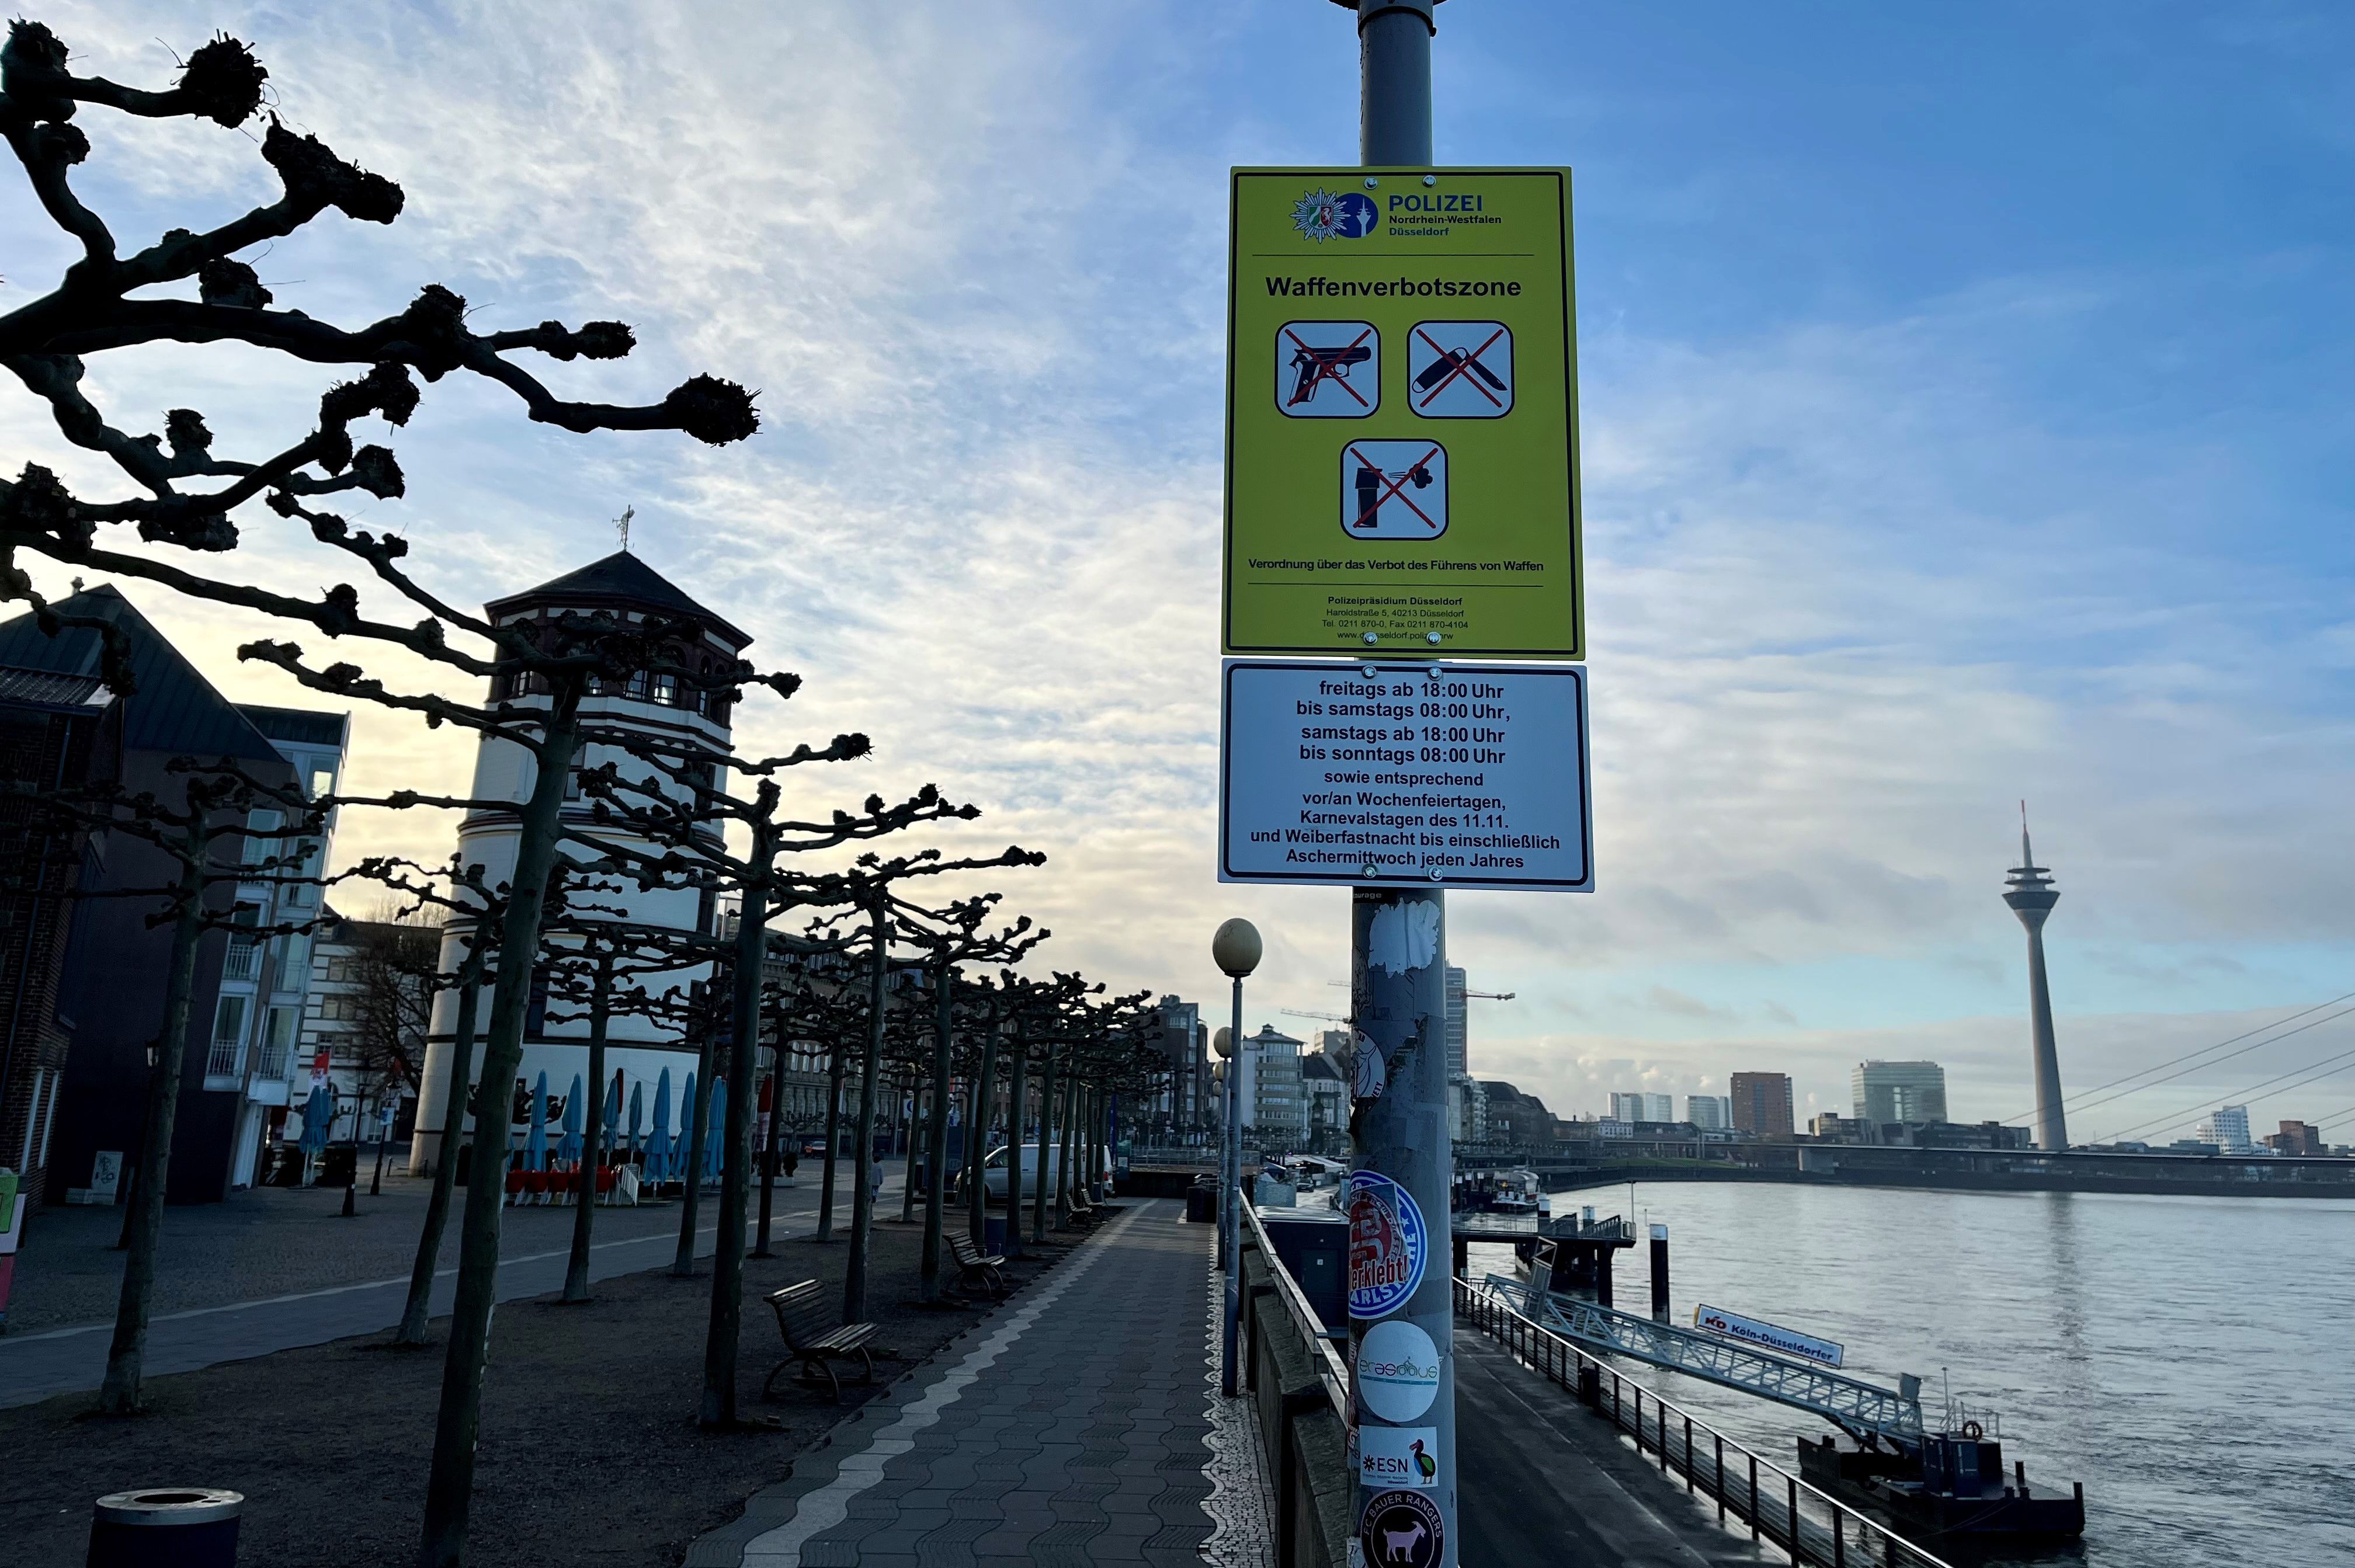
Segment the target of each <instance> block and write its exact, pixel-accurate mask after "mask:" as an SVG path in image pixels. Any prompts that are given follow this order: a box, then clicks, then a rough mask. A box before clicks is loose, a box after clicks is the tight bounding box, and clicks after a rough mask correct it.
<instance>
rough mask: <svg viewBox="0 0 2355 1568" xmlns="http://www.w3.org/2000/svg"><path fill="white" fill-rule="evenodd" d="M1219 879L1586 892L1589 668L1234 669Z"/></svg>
mask: <svg viewBox="0 0 2355 1568" xmlns="http://www.w3.org/2000/svg"><path fill="white" fill-rule="evenodd" d="M1221 711H1222V714H1223V720H1224V722H1223V724H1222V726H1221V737H1220V741H1221V743H1220V769H1219V774H1220V790H1219V880H1220V881H1222V882H1345V883H1353V884H1358V885H1374V886H1380V885H1382V884H1385V883H1400V882H1424V883H1432V884H1435V885H1437V886H1440V887H1452V888H1523V889H1540V890H1547V889H1550V890H1552V891H1558V892H1589V891H1593V887H1594V827H1593V813H1592V811H1591V809H1590V805H1589V801H1588V794H1589V791H1588V776H1589V770H1588V764H1587V746H1586V671H1585V669H1584V668H1583V667H1581V666H1577V665H1537V666H1530V665H1513V666H1497V665H1471V664H1445V663H1442V664H1433V665H1417V666H1404V665H1399V664H1389V663H1380V664H1377V663H1367V664H1339V663H1336V662H1333V661H1330V660H1322V659H1320V660H1315V661H1309V660H1255V659H1230V660H1228V661H1227V665H1226V670H1225V690H1224V695H1223V700H1222V703H1221Z"/></svg>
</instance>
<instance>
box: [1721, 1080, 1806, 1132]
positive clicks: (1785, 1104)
mask: <svg viewBox="0 0 2355 1568" xmlns="http://www.w3.org/2000/svg"><path fill="white" fill-rule="evenodd" d="M1732 1089H1733V1093H1732V1095H1731V1096H1730V1098H1731V1099H1732V1101H1733V1129H1734V1131H1736V1132H1742V1133H1749V1134H1751V1135H1752V1136H1755V1137H1762V1138H1768V1137H1778V1136H1779V1137H1789V1136H1791V1133H1792V1127H1791V1075H1790V1074H1789V1073H1787V1072H1737V1073H1735V1074H1734V1075H1733V1083H1732Z"/></svg>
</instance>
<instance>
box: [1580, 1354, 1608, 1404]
mask: <svg viewBox="0 0 2355 1568" xmlns="http://www.w3.org/2000/svg"><path fill="white" fill-rule="evenodd" d="M1578 1403H1581V1404H1582V1405H1584V1406H1586V1407H1587V1408H1588V1409H1589V1410H1600V1409H1601V1408H1603V1369H1602V1368H1601V1367H1598V1366H1596V1365H1595V1364H1594V1363H1593V1361H1590V1360H1586V1359H1585V1358H1584V1357H1581V1358H1580V1359H1579V1362H1578Z"/></svg>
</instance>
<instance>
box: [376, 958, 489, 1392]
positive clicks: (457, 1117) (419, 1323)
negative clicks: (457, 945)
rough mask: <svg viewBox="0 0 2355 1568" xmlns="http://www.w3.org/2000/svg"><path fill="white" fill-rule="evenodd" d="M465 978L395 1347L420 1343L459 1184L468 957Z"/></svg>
mask: <svg viewBox="0 0 2355 1568" xmlns="http://www.w3.org/2000/svg"><path fill="white" fill-rule="evenodd" d="M459 972H460V973H461V974H462V975H464V976H466V978H465V979H464V982H463V983H462V984H461V985H460V986H459V987H458V1029H457V1037H456V1038H455V1039H454V1040H452V1041H451V1042H450V1089H449V1096H448V1098H447V1099H446V1100H444V1101H443V1102H442V1157H441V1158H439V1159H437V1160H435V1161H434V1162H433V1190H432V1194H431V1195H430V1196H428V1197H427V1199H426V1200H425V1232H424V1234H422V1235H421V1236H419V1237H418V1238H417V1262H416V1263H415V1264H413V1265H412V1266H411V1267H410V1271H409V1304H408V1305H407V1306H405V1307H402V1308H401V1309H400V1328H397V1329H395V1330H394V1331H393V1336H392V1342H393V1343H394V1344H396V1345H422V1344H423V1343H425V1325H426V1322H427V1319H428V1317H429V1316H430V1314H431V1312H432V1302H433V1275H434V1273H435V1271H436V1270H437V1269H439V1267H440V1266H441V1263H442V1232H443V1231H444V1230H446V1229H447V1228H448V1226H449V1223H450V1194H451V1191H452V1190H453V1188H454V1186H455V1184H456V1182H457V1179H458V1142H459V1140H460V1139H461V1138H462V1137H464V1136H465V1132H466V1076H467V1073H468V1072H470V1071H471V1070H472V1068H473V1066H474V1007H475V1003H476V1000H477V998H478V997H480V996H481V994H482V979H481V976H480V974H479V973H478V972H477V971H476V970H475V969H474V960H473V958H472V957H469V958H467V959H466V960H465V961H464V963H463V964H462V965H460V969H459Z"/></svg>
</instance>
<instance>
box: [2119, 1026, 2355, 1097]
mask: <svg viewBox="0 0 2355 1568" xmlns="http://www.w3.org/2000/svg"><path fill="white" fill-rule="evenodd" d="M2324 1005H2325V1006H2326V1007H2327V1006H2328V1005H2329V1004H2328V1003H2325V1004H2324ZM2307 1010H2308V1011H2311V1010H2312V1009H2311V1008H2309V1009H2307ZM2350 1013H2355V1008H2341V1009H2339V1011H2338V1012H2335V1013H2331V1014H2328V1016H2326V1017H2323V1018H2318V1019H2315V1020H2314V1021H2313V1022H2311V1023H2303V1024H2300V1025H2298V1026H2297V1027H2296V1029H2284V1030H2283V1031H2282V1032H2281V1033H2279V1034H2277V1035H2275V1036H2273V1037H2272V1038H2271V1039H2269V1040H2258V1041H2256V1042H2255V1043H2254V1044H2253V1045H2244V1046H2243V1047H2242V1048H2241V1049H2240V1050H2238V1051H2226V1052H2225V1053H2224V1054H2223V1055H2222V1056H2218V1057H2211V1058H2210V1059H2209V1060H2208V1061H2195V1062H2193V1063H2192V1064H2191V1065H2190V1066H2189V1067H2183V1068H2178V1069H2177V1070H2176V1071H2175V1072H2170V1073H2169V1074H2168V1075H2167V1076H2166V1077H2164V1078H2154V1079H2152V1080H2151V1081H2150V1082H2149V1083H2137V1084H2136V1085H2135V1086H2134V1087H2133V1088H2131V1089H2121V1090H2119V1091H2118V1092H2117V1093H2115V1094H2111V1095H2107V1096H2105V1097H2104V1098H2102V1099H2099V1100H2094V1101H2091V1102H2089V1103H2087V1104H2083V1105H2080V1106H2078V1107H2077V1109H2078V1111H2079V1112H2081V1113H2083V1112H2085V1111H2090V1110H2093V1109H2094V1108H2095V1107H2096V1106H2101V1105H2107V1104H2112V1103H2114V1102H2115V1101H2119V1100H2123V1099H2126V1097H2128V1096H2129V1095H2133V1094H2139V1093H2142V1092H2143V1091H2144V1090H2146V1089H2156V1088H2158V1086H2159V1085H2160V1084H2162V1083H2173V1082H2175V1080H2177V1079H2178V1078H2181V1077H2183V1076H2185V1075H2186V1074H2188V1073H2192V1072H2201V1071H2203V1070H2205V1069H2207V1068H2211V1067H2215V1066H2218V1065H2219V1064H2221V1063H2223V1062H2227V1061H2232V1059H2233V1058H2234V1057H2238V1056H2246V1055H2247V1054H2248V1053H2249V1052H2251V1051H2256V1050H2258V1049H2260V1048H2262V1047H2264V1046H2268V1045H2278V1044H2280V1043H2281V1042H2282V1041H2283V1040H2288V1039H2290V1038H2291V1037H2292V1036H2294V1035H2301V1034H2304V1033H2305V1032H2306V1031H2307V1030H2308V1029H2320V1028H2321V1027H2322V1026H2323V1025H2324V1024H2327V1023H2335V1022H2337V1021H2338V1020H2339V1019H2343V1018H2345V1017H2347V1016H2348V1015H2349V1014H2350ZM2225 1043H2230V1042H2225ZM2194 1054H2197V1053H2196V1052H2195V1053H2194ZM2177 1060H2178V1061H2180V1060H2182V1059H2181V1058H2180V1057H2179V1058H2177Z"/></svg>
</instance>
